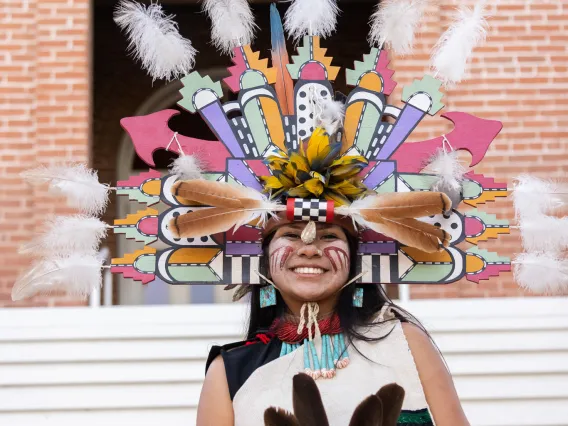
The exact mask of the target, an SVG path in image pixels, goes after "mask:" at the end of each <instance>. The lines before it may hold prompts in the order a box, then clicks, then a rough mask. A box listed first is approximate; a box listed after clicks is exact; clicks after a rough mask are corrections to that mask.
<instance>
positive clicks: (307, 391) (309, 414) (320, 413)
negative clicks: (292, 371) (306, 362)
mask: <svg viewBox="0 0 568 426" xmlns="http://www.w3.org/2000/svg"><path fill="white" fill-rule="evenodd" d="M292 386H293V405H294V414H295V415H296V418H297V419H298V421H299V422H300V424H301V425H302V426H329V422H328V420H327V414H326V413H325V408H324V406H323V402H322V400H321V395H320V392H319V389H318V387H317V385H316V382H315V381H314V379H312V378H311V377H310V376H308V375H307V374H304V373H299V374H296V375H295V376H294V378H293V381H292Z"/></svg>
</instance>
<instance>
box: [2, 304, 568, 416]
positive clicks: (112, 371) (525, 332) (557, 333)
mask: <svg viewBox="0 0 568 426" xmlns="http://www.w3.org/2000/svg"><path fill="white" fill-rule="evenodd" d="M405 307H407V308H408V309H409V310H410V311H411V312H413V313H414V314H415V315H416V316H418V317H419V318H420V319H421V320H423V321H424V323H425V324H426V326H427V327H428V329H429V330H430V331H431V332H432V335H433V336H434V339H435V340H436V342H437V343H438V345H439V346H440V349H441V350H442V352H443V353H444V355H445V357H446V360H447V361H448V364H449V366H450V368H451V370H452V372H453V374H454V378H455V382H456V386H457V388H458V392H459V394H460V397H461V399H462V401H463V404H464V407H465V409H466V411H467V413H468V416H469V418H470V421H471V423H472V425H474V426H497V425H499V426H529V425H530V426H553V425H554V426H559V425H568V309H567V308H568V299H566V298H541V299H532V298H531V299H485V300H464V299H461V300H444V301H412V302H409V303H407V304H406V305H405ZM244 320H245V313H244V311H243V307H242V305H207V306H205V305H200V306H198V305H194V306H167V307H114V308H101V309H88V308H61V309H37V308H36V309H18V310H16V309H13V310H8V309H5V310H0V425H2V426H20V425H33V426H36V425H57V426H67V425H69V426H71V425H73V426H77V425H80V426H90V425H93V426H94V425H97V426H99V425H105V426H106V425H136V426H145V425H152V426H155V425H159V424H163V425H167V426H177V425H180V426H181V425H183V426H187V425H193V424H195V409H196V405H197V402H198V398H199V392H200V388H201V381H202V379H203V375H204V365H205V357H206V356H207V353H208V348H209V347H210V346H211V345H212V344H214V343H216V344H222V343H225V342H229V341H234V340H238V339H240V337H241V335H242V334H243V330H244Z"/></svg>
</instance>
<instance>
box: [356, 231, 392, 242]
mask: <svg viewBox="0 0 568 426" xmlns="http://www.w3.org/2000/svg"><path fill="white" fill-rule="evenodd" d="M359 236H360V237H361V241H362V242H364V243H365V242H369V241H396V240H394V239H392V238H389V237H387V236H385V235H383V234H379V233H377V232H375V231H372V230H370V229H366V230H364V231H363V232H361V233H360V234H359Z"/></svg>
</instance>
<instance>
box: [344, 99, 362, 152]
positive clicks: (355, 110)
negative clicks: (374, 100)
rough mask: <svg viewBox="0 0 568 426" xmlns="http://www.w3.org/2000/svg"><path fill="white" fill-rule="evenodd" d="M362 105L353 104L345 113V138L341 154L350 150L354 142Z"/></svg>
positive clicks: (358, 103) (360, 103)
mask: <svg viewBox="0 0 568 426" xmlns="http://www.w3.org/2000/svg"><path fill="white" fill-rule="evenodd" d="M363 105H364V103H363V102H355V103H354V104H351V105H349V106H348V107H347V110H346V111H345V122H344V124H343V129H344V132H345V138H344V139H343V146H342V147H341V153H342V154H343V153H344V152H347V151H348V150H349V149H351V147H352V146H353V143H354V142H355V135H356V134H357V126H359V120H360V119H361V114H363Z"/></svg>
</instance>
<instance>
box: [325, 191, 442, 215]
mask: <svg viewBox="0 0 568 426" xmlns="http://www.w3.org/2000/svg"><path fill="white" fill-rule="evenodd" d="M450 208H451V201H450V199H449V198H448V197H447V196H446V195H445V194H443V193H441V192H430V191H423V192H393V193H389V194H377V195H370V196H367V197H364V198H361V199H359V200H355V201H354V202H353V203H351V205H350V206H342V207H339V208H337V209H336V211H337V213H338V214H342V215H346V216H352V217H353V216H359V217H361V218H362V219H364V220H366V221H368V222H375V221H380V220H383V219H384V218H385V217H388V218H418V217H424V216H431V215H435V214H441V213H443V212H445V211H447V210H449V209H450Z"/></svg>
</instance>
